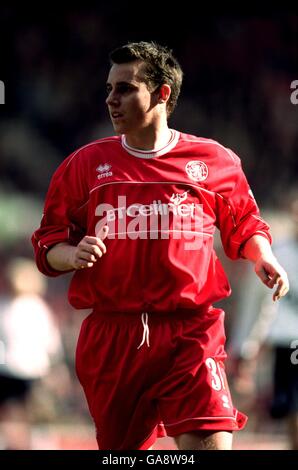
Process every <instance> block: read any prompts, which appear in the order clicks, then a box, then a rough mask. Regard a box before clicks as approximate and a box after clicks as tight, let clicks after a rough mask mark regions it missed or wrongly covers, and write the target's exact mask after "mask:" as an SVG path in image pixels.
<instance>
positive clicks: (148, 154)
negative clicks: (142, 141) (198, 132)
mask: <svg viewBox="0 0 298 470" xmlns="http://www.w3.org/2000/svg"><path fill="white" fill-rule="evenodd" d="M170 131H171V137H170V140H169V142H168V143H167V144H166V145H164V146H163V147H161V148H160V149H152V150H140V149H136V148H134V147H130V145H128V143H127V142H126V138H125V135H124V134H123V135H122V136H121V144H122V147H123V148H124V149H125V150H126V151H127V152H128V153H130V154H131V155H133V156H134V157H138V158H145V159H148V158H154V157H160V156H161V155H165V154H166V153H168V152H170V151H171V150H172V149H173V148H174V147H176V145H177V143H178V140H179V137H180V132H178V131H176V130H174V129H170Z"/></svg>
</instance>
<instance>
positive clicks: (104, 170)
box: [96, 163, 113, 179]
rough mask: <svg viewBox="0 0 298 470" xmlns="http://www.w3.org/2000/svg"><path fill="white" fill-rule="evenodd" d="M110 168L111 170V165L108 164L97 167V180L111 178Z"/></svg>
mask: <svg viewBox="0 0 298 470" xmlns="http://www.w3.org/2000/svg"><path fill="white" fill-rule="evenodd" d="M111 168H112V165H110V164H109V163H104V164H103V165H99V166H98V167H97V168H96V171H98V173H99V174H98V175H97V178H98V179H101V178H108V177H109V176H112V175H113V172H112V171H110V170H111Z"/></svg>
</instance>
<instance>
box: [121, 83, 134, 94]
mask: <svg viewBox="0 0 298 470" xmlns="http://www.w3.org/2000/svg"><path fill="white" fill-rule="evenodd" d="M132 89H133V88H132V87H131V86H130V85H128V84H127V83H123V84H121V85H118V86H117V92H118V93H121V94H123V93H128V92H129V91H131V90H132Z"/></svg>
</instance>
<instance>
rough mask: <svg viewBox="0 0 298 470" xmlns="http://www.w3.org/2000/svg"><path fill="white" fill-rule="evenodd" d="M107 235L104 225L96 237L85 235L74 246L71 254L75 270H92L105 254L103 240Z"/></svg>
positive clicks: (105, 249)
mask: <svg viewBox="0 0 298 470" xmlns="http://www.w3.org/2000/svg"><path fill="white" fill-rule="evenodd" d="M108 233H109V227H108V226H107V225H105V226H104V227H102V229H101V230H100V232H99V234H98V236H97V237H90V236H89V235H86V236H85V237H84V238H82V240H81V241H80V243H79V244H78V245H77V246H76V249H75V250H74V252H73V260H72V265H73V267H74V268H75V269H84V268H92V266H93V265H94V263H96V262H97V261H98V260H99V259H100V258H101V257H102V256H103V255H104V254H105V253H106V252H107V247H106V245H105V244H104V242H103V240H104V239H105V238H106V237H107V235H108Z"/></svg>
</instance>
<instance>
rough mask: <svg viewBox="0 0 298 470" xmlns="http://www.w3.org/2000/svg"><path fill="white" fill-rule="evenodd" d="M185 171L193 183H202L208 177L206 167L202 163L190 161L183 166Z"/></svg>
mask: <svg viewBox="0 0 298 470" xmlns="http://www.w3.org/2000/svg"><path fill="white" fill-rule="evenodd" d="M185 171H186V173H187V175H188V176H189V178H190V179H191V180H193V181H197V182H200V181H204V180H205V179H206V178H207V176H208V167H207V165H206V164H205V163H204V162H200V161H199V160H192V161H190V162H188V163H187V164H186V165H185Z"/></svg>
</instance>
